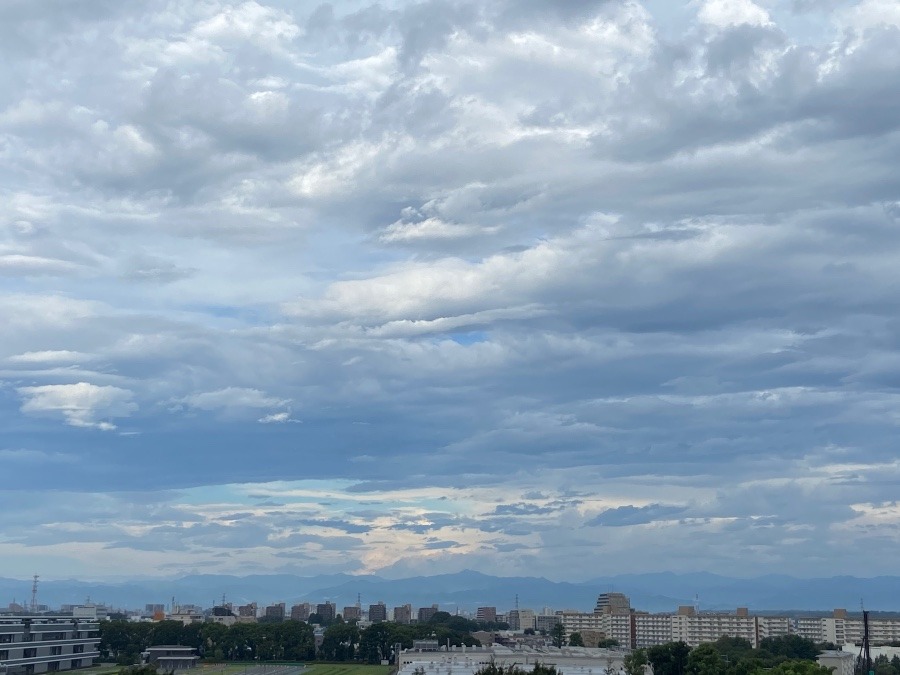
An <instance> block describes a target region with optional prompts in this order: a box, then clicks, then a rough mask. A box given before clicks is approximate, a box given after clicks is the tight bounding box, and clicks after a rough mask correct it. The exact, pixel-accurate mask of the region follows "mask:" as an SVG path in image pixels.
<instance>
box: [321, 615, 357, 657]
mask: <svg viewBox="0 0 900 675" xmlns="http://www.w3.org/2000/svg"><path fill="white" fill-rule="evenodd" d="M358 645H359V628H357V626H356V624H354V623H340V624H334V625H331V626H329V627H328V628H326V629H325V635H324V636H323V637H322V646H321V647H319V656H320V657H321V658H322V659H323V660H325V661H351V660H353V659H354V658H355V656H356V648H357V646H358Z"/></svg>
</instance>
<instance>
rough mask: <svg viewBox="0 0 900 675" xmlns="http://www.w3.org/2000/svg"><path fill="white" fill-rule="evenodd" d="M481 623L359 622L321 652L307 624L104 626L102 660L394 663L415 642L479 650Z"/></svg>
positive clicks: (335, 633)
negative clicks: (188, 656) (175, 657)
mask: <svg viewBox="0 0 900 675" xmlns="http://www.w3.org/2000/svg"><path fill="white" fill-rule="evenodd" d="M480 629H482V625H481V624H479V623H478V622H475V621H471V620H470V619H466V618H464V617H459V616H451V615H450V614H449V613H447V612H438V613H437V614H435V615H434V616H433V617H432V618H431V620H430V621H428V622H427V623H420V624H409V625H404V624H397V623H390V622H383V623H374V624H372V625H370V626H369V627H367V628H364V629H360V628H359V626H357V624H356V623H355V622H344V621H342V620H339V621H335V622H333V623H332V624H331V625H329V626H328V627H326V628H325V633H324V636H323V640H322V644H321V646H320V647H319V648H318V649H317V648H316V640H315V635H314V632H313V627H312V625H311V624H309V623H306V622H303V621H292V620H286V621H278V622H273V621H263V622H258V623H236V624H234V625H232V626H225V625H223V624H220V623H212V622H203V623H193V624H188V625H184V624H182V623H181V622H180V621H157V622H152V623H150V622H132V621H125V620H112V621H101V622H100V652H101V657H102V658H104V659H107V660H111V661H115V662H116V663H118V664H120V665H131V664H135V663H138V662H139V660H140V654H141V652H142V651H144V650H145V649H147V647H150V646H153V645H183V646H185V647H193V648H194V649H196V650H197V654H198V655H199V656H200V657H201V658H204V659H208V660H210V661H312V660H314V659H321V660H323V661H359V662H365V663H379V662H381V661H382V660H390V659H391V658H392V655H393V650H394V646H395V645H396V644H400V645H401V647H402V648H403V649H409V648H411V647H412V646H413V641H414V640H426V639H427V640H437V641H438V642H439V643H440V644H441V645H446V644H448V642H449V644H450V645H453V646H457V647H458V646H460V645H463V644H464V645H466V646H469V647H471V646H475V645H479V644H480V643H479V642H478V640H476V639H475V638H473V637H472V635H471V632H472V631H474V630H480Z"/></svg>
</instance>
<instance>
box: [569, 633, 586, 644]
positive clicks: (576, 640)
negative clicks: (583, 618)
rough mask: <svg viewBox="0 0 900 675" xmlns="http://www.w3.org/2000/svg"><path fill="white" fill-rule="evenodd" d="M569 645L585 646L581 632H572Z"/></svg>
mask: <svg viewBox="0 0 900 675" xmlns="http://www.w3.org/2000/svg"><path fill="white" fill-rule="evenodd" d="M569 646H570V647H584V639H583V638H582V637H581V633H572V634H571V635H570V636H569Z"/></svg>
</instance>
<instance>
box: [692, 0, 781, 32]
mask: <svg viewBox="0 0 900 675" xmlns="http://www.w3.org/2000/svg"><path fill="white" fill-rule="evenodd" d="M698 17H699V19H700V20H701V21H702V22H703V23H706V24H709V25H711V26H716V27H718V28H726V27H728V26H740V25H742V24H749V25H752V26H766V25H769V24H771V23H772V21H771V19H770V17H769V13H768V12H767V11H766V10H765V9H763V8H762V7H760V6H759V5H757V4H756V3H755V2H752V0H703V3H702V5H701V6H700V11H699V12H698Z"/></svg>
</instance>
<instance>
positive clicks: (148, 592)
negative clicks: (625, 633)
mask: <svg viewBox="0 0 900 675" xmlns="http://www.w3.org/2000/svg"><path fill="white" fill-rule="evenodd" d="M606 591H619V592H622V593H625V594H626V595H628V596H629V597H630V598H631V604H632V606H633V607H635V608H636V609H641V610H646V611H651V612H664V611H674V610H675V609H676V608H677V607H678V606H679V605H692V604H694V602H695V599H696V600H699V603H700V606H701V609H734V608H735V607H739V606H740V607H749V608H750V609H752V610H756V611H763V610H831V609H833V608H835V607H845V608H847V609H850V610H851V611H852V610H854V609H856V608H858V607H859V603H860V600H861V599H862V600H864V601H865V604H866V607H867V608H869V609H872V610H885V611H889V610H894V611H897V610H900V601H898V600H897V598H900V577H894V576H890V577H887V576H885V577H875V578H869V579H862V578H857V577H848V576H843V577H831V578H820V579H797V578H794V577H789V576H781V575H767V576H761V577H757V578H753V579H737V578H731V577H725V576H721V575H717V574H709V573H705V572H701V573H695V574H675V573H672V572H660V573H655V574H622V575H616V576H608V577H597V578H596V579H591V580H590V581H586V582H578V583H569V582H554V581H550V580H548V579H544V578H540V577H495V576H491V575H488V574H482V573H480V572H475V571H472V570H464V571H462V572H459V573H456V574H440V575H436V576H418V577H410V578H407V579H383V578H381V577H378V576H371V575H370V576H353V575H349V574H333V575H320V576H312V577H302V576H295V575H290V574H272V575H265V574H257V575H251V576H244V577H238V576H231V575H215V574H200V575H190V576H185V577H180V578H174V579H142V580H135V581H128V582H116V583H103V582H87V581H78V580H74V579H73V580H65V581H41V583H40V586H39V590H38V602H40V603H42V604H48V605H51V606H54V607H55V606H59V605H60V604H76V603H81V602H84V601H85V600H86V599H87V598H88V597H90V599H91V600H92V601H93V602H103V603H106V604H108V605H111V606H114V607H123V608H129V609H133V608H142V607H143V606H144V605H145V604H147V603H162V604H168V603H169V602H171V598H172V597H175V599H176V601H177V602H178V603H181V604H186V603H192V604H198V605H202V606H204V607H209V606H212V605H213V604H218V603H219V602H221V599H222V595H223V594H224V595H225V597H226V600H228V601H230V602H234V603H237V604H245V603H248V602H251V601H254V600H255V601H256V602H258V603H259V604H260V605H265V604H268V603H272V602H285V603H287V604H288V606H290V605H291V604H294V603H297V602H311V603H317V602H324V601H326V600H329V601H332V602H334V603H335V604H337V606H338V611H340V610H341V609H342V608H343V607H344V606H345V605H352V604H355V603H356V599H357V594H359V595H360V596H361V598H362V603H363V605H369V604H371V603H375V602H378V601H383V602H385V603H386V604H387V605H388V606H395V605H400V604H404V603H407V602H408V603H411V604H412V605H413V607H425V606H429V605H431V604H433V603H437V604H439V605H440V607H441V609H444V610H448V611H454V610H455V609H456V608H459V609H460V610H474V609H475V608H476V607H479V606H483V605H487V606H490V605H493V606H496V607H497V608H498V609H500V610H501V611H502V610H506V609H510V608H512V607H513V606H514V604H515V600H516V596H517V595H518V598H519V606H520V607H529V608H532V609H535V610H540V609H541V608H542V607H551V608H553V609H569V608H571V609H579V610H583V611H590V610H591V609H592V608H593V606H594V603H595V601H596V598H597V595H598V594H599V593H603V592H606ZM30 597H31V580H30V579H6V578H0V606H5V605H6V604H7V603H9V602H10V601H12V600H13V599H16V600H18V601H19V602H20V603H22V602H24V601H25V600H27V599H30Z"/></svg>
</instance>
